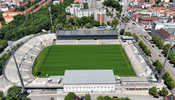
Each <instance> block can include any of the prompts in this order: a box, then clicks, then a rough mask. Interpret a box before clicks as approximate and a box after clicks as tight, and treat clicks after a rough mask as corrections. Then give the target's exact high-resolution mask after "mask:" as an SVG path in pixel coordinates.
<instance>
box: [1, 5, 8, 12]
mask: <svg viewBox="0 0 175 100" xmlns="http://www.w3.org/2000/svg"><path fill="white" fill-rule="evenodd" d="M8 10H9V8H8V7H7V6H0V12H1V11H3V12H5V11H8Z"/></svg>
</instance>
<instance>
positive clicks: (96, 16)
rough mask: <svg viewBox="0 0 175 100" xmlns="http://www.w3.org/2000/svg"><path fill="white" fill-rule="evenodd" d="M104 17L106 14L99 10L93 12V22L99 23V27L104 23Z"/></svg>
mask: <svg viewBox="0 0 175 100" xmlns="http://www.w3.org/2000/svg"><path fill="white" fill-rule="evenodd" d="M105 17H106V13H105V12H103V11H100V10H95V12H94V20H96V21H99V22H100V25H102V24H104V23H105V19H106V18H105Z"/></svg>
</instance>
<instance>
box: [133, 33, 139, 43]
mask: <svg viewBox="0 0 175 100" xmlns="http://www.w3.org/2000/svg"><path fill="white" fill-rule="evenodd" d="M133 38H134V39H135V40H136V41H138V40H139V37H138V36H137V35H136V34H135V33H133Z"/></svg>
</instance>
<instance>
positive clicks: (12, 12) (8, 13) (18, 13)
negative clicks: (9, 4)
mask: <svg viewBox="0 0 175 100" xmlns="http://www.w3.org/2000/svg"><path fill="white" fill-rule="evenodd" d="M4 14H22V12H4Z"/></svg>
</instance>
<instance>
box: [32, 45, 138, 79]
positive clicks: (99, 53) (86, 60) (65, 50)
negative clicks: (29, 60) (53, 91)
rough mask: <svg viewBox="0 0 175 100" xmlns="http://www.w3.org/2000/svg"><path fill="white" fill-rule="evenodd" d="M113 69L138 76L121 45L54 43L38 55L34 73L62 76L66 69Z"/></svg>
mask: <svg viewBox="0 0 175 100" xmlns="http://www.w3.org/2000/svg"><path fill="white" fill-rule="evenodd" d="M99 69H113V71H114V75H119V76H136V75H135V72H134V70H133V68H132V66H131V65H130V62H129V60H128V58H127V56H126V54H125V52H124V51H123V48H122V46H121V45H53V46H49V47H46V48H45V49H44V50H43V51H42V52H41V53H40V54H39V55H38V57H37V59H36V60H35V63H34V66H33V75H35V76H36V75H38V76H39V77H42V76H46V74H48V76H59V75H60V76H61V75H64V72H65V70H99Z"/></svg>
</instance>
